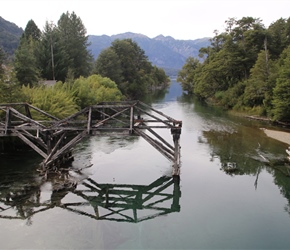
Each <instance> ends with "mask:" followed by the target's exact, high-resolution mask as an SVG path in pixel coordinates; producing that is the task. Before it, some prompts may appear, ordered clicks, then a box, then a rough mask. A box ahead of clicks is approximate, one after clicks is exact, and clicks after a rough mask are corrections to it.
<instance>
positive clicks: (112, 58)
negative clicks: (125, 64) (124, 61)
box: [93, 47, 123, 84]
mask: <svg viewBox="0 0 290 250" xmlns="http://www.w3.org/2000/svg"><path fill="white" fill-rule="evenodd" d="M93 73H95V74H100V75H102V76H104V77H109V78H110V79H111V80H112V81H114V82H115V83H117V84H121V83H122V82H123V76H122V67H121V61H120V59H119V57H118V55H117V53H116V52H115V51H114V50H113V48H111V47H110V48H108V49H105V50H103V51H101V53H100V54H99V56H98V58H97V59H96V62H95V68H94V71H93Z"/></svg>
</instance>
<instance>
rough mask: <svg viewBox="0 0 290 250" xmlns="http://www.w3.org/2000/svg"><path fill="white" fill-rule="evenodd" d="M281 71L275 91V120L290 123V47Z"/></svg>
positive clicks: (284, 53) (282, 59)
mask: <svg viewBox="0 0 290 250" xmlns="http://www.w3.org/2000/svg"><path fill="white" fill-rule="evenodd" d="M279 63H280V69H279V73H278V77H277V81H276V86H275V88H274V90H273V110H272V112H273V119H274V120H279V121H288V122H289V121H290V46H288V47H287V48H286V49H285V50H284V51H283V53H282V55H281V60H280V62H279Z"/></svg>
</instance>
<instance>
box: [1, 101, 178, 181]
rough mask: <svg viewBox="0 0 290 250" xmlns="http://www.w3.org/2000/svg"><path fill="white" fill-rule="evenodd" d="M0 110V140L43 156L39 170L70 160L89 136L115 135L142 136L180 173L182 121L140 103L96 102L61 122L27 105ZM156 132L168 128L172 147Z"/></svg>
mask: <svg viewBox="0 0 290 250" xmlns="http://www.w3.org/2000/svg"><path fill="white" fill-rule="evenodd" d="M1 111H2V114H0V115H1V116H0V137H1V136H2V137H4V136H16V137H18V138H20V139H21V140H22V141H23V142H25V143H26V144H27V145H29V146H30V147H31V148H33V149H34V150H35V151H36V152H37V153H38V154H39V155H41V156H42V157H43V162H42V164H41V165H42V166H43V168H48V167H50V166H58V165H60V164H63V163H65V162H68V161H70V160H72V159H73V157H72V154H71V151H72V149H73V147H74V146H75V145H76V144H77V143H79V142H80V141H81V140H83V139H84V138H85V137H87V136H89V135H96V134H99V135H100V134H103V133H111V132H114V133H116V132H119V133H123V134H124V133H125V134H127V135H140V136H141V137H143V138H144V139H145V140H146V141H147V142H149V143H150V144H151V145H152V146H153V147H154V148H156V149H157V150H158V151H159V152H160V153H161V154H162V155H164V156H165V157H166V158H167V159H168V160H169V161H170V162H172V163H173V165H172V166H173V176H179V174H180V135H181V127H182V122H181V121H178V120H175V119H173V118H171V117H169V116H168V115H165V114H164V113H162V112H160V111H158V110H156V109H153V108H152V107H150V106H148V105H146V104H144V103H142V102H140V101H125V102H103V103H98V104H97V105H93V106H90V107H87V108H84V109H83V110H80V111H79V112H77V113H76V114H73V115H71V116H69V117H67V118H65V119H62V120H60V119H58V118H56V117H54V116H52V115H50V114H48V113H46V112H45V111H42V110H40V109H38V108H36V107H34V106H32V105H29V104H27V103H11V104H0V112H1ZM34 115H35V116H37V117H42V118H43V120H41V121H40V120H34V119H33V116H34ZM156 129H170V130H171V135H172V137H173V144H172V143H170V142H169V141H167V140H166V139H165V138H163V137H162V136H160V135H159V133H158V132H156Z"/></svg>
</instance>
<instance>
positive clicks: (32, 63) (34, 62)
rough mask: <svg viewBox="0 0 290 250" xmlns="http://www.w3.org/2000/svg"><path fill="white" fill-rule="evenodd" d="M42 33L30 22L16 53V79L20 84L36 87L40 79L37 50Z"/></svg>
mask: <svg viewBox="0 0 290 250" xmlns="http://www.w3.org/2000/svg"><path fill="white" fill-rule="evenodd" d="M39 37H40V31H39V29H38V28H37V26H36V24H35V23H34V21H33V20H30V21H29V22H28V23H27V25H26V28H25V30H24V33H23V35H22V37H21V39H20V43H19V46H18V48H17V50H16V51H15V60H14V66H15V71H16V78H17V80H18V81H19V83H20V84H24V85H28V84H30V85H35V84H37V82H38V81H39V79H40V69H39V61H38V57H37V49H38V46H39Z"/></svg>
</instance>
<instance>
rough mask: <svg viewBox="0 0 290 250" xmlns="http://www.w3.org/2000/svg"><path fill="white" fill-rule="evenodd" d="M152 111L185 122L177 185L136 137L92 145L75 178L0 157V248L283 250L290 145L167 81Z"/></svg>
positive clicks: (78, 153)
mask: <svg viewBox="0 0 290 250" xmlns="http://www.w3.org/2000/svg"><path fill="white" fill-rule="evenodd" d="M152 107H153V108H154V109H157V110H159V111H161V112H163V113H165V114H167V115H169V116H171V117H173V118H175V119H177V120H182V121H183V127H182V134H181V139H180V144H181V162H182V165H181V175H180V183H178V182H173V180H172V178H171V170H172V169H171V163H170V162H169V161H168V160H167V159H166V158H165V157H164V156H162V155H161V154H160V153H159V152H157V150H156V149H154V148H153V147H152V146H151V145H150V144H148V143H147V142H146V141H145V140H144V139H142V138H139V137H124V136H117V135H116V136H110V137H99V136H94V137H90V138H89V139H87V140H86V141H84V142H82V143H80V144H78V145H77V147H76V148H75V149H74V156H75V160H74V162H73V163H72V168H73V169H74V170H75V171H70V172H69V173H68V174H69V175H64V174H62V175H60V174H55V175H53V176H48V177H47V178H46V179H44V178H43V177H40V176H39V174H38V172H37V171H36V170H37V168H38V163H39V160H40V159H39V157H38V156H37V155H35V153H33V152H28V153H26V154H25V155H24V154H23V153H22V154H20V153H15V154H13V155H1V158H0V225H1V228H0V249H290V206H289V204H290V203H289V201H290V178H289V177H288V176H287V173H288V172H287V171H288V170H287V167H286V165H287V162H286V161H285V158H286V152H285V149H286V147H287V146H288V145H286V144H284V143H282V142H279V141H276V140H274V139H271V138H269V137H267V136H266V135H265V134H264V132H263V131H262V130H261V129H260V128H262V127H268V128H271V127H270V125H269V124H266V123H261V122H257V121H251V120H247V119H245V118H240V117H234V116H229V115H227V114H226V113H225V112H223V111H221V110H218V109H215V108H210V107H207V106H205V105H202V104H200V103H198V102H197V101H192V100H188V98H187V97H186V96H183V95H182V91H181V88H180V85H179V84H178V83H176V82H175V81H173V82H172V84H171V87H170V88H169V90H168V91H167V92H166V93H164V94H163V95H160V96H159V97H157V98H156V99H154V100H153V101H152ZM272 129H273V128H272ZM274 129H275V128H274ZM160 135H161V136H163V137H164V138H168V139H171V135H170V133H169V132H168V131H160ZM231 167H234V169H231ZM78 169H81V171H77V170H78ZM63 185H65V186H66V187H67V188H66V189H64V190H58V186H59V187H60V186H63ZM57 190H58V191H57ZM104 197H107V198H108V199H109V200H108V204H107V205H106V206H104V202H103V201H104V199H105V198H104ZM145 197H146V199H144V198H145ZM142 198H143V199H142Z"/></svg>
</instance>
